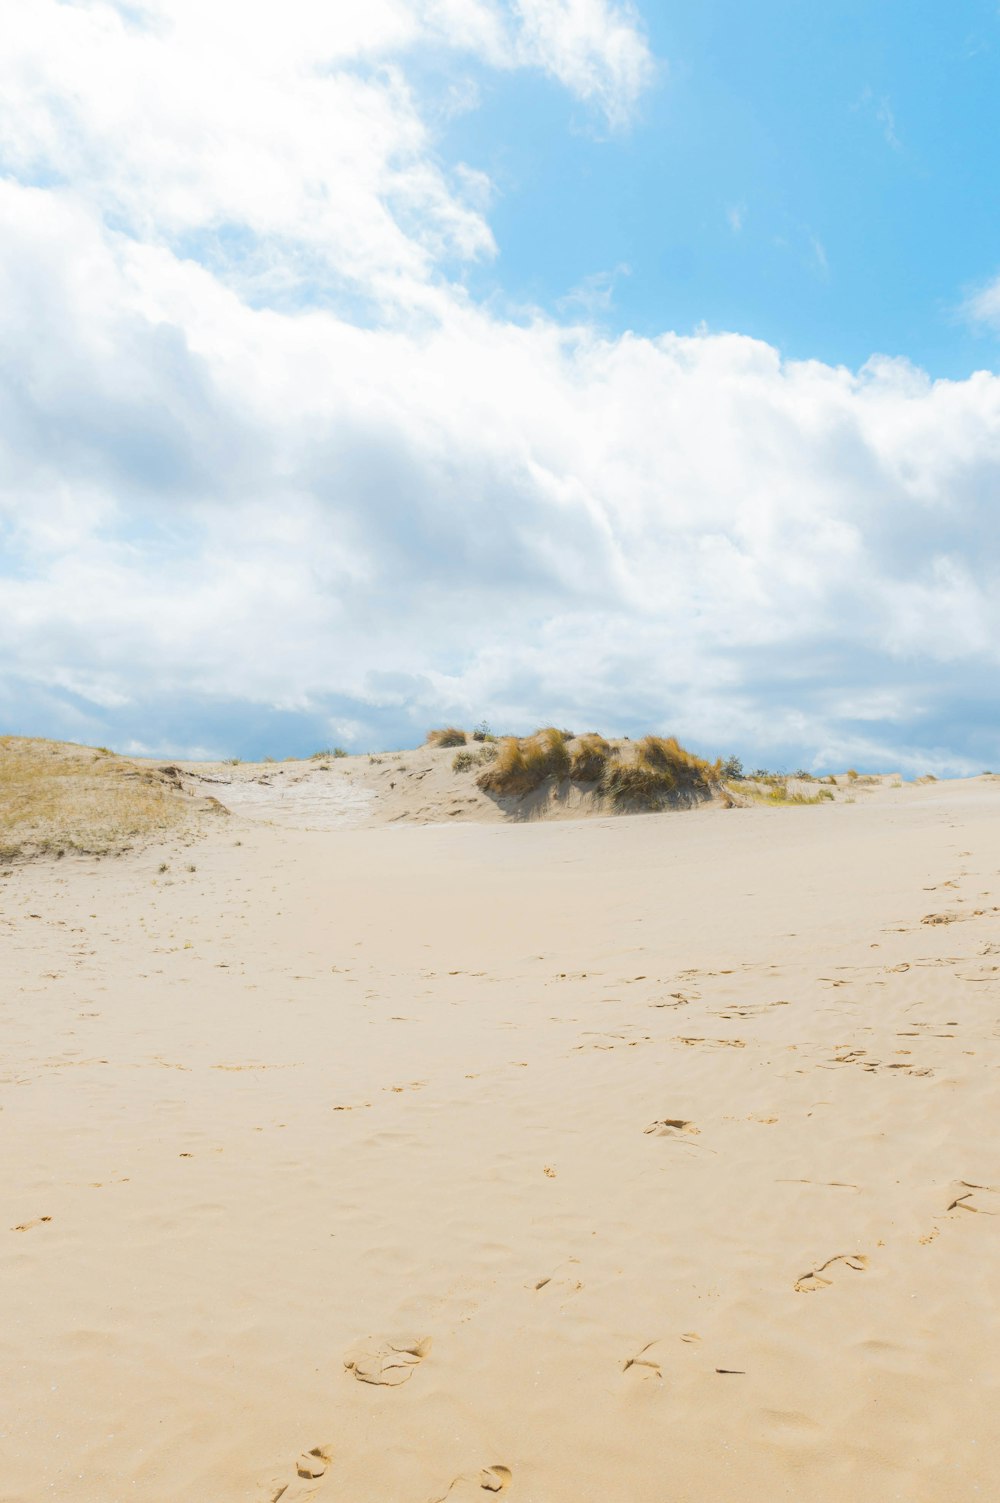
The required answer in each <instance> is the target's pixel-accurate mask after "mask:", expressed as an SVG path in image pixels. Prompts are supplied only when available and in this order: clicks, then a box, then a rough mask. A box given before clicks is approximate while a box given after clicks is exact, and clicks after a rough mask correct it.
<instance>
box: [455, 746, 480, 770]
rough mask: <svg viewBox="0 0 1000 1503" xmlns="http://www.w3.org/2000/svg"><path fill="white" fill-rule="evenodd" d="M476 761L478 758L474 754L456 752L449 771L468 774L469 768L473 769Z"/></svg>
mask: <svg viewBox="0 0 1000 1503" xmlns="http://www.w3.org/2000/svg"><path fill="white" fill-rule="evenodd" d="M477 761H478V758H477V757H476V754H475V752H470V751H457V752H456V753H455V755H454V756H453V757H452V759H451V770H452V772H468V770H469V768H470V767H474V766H475V765H476V762H477Z"/></svg>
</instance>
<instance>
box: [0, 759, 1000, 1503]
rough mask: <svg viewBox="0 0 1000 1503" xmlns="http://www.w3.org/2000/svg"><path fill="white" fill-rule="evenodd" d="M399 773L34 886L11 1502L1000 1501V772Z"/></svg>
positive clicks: (17, 1190)
mask: <svg viewBox="0 0 1000 1503" xmlns="http://www.w3.org/2000/svg"><path fill="white" fill-rule="evenodd" d="M425 755H428V754H412V756H411V757H410V758H409V759H408V760H406V761H405V762H404V764H403V765H404V770H405V768H416V759H417V758H418V757H419V756H425ZM365 765H366V766H367V767H369V768H370V774H369V772H367V771H364V770H363V769H362V768H361V767H360V766H359V765H358V764H357V763H355V767H354V771H353V772H351V771H350V770H349V769H343V770H331V771H328V772H325V773H320V772H318V771H316V770H314V769H307V768H305V766H304V764H295V765H292V764H278V766H277V767H274V768H270V769H260V768H257V769H253V770H247V769H242V768H241V769H204V768H203V769H200V770H198V769H194V770H192V769H188V770H186V772H185V776H186V777H193V776H194V773H195V772H197V774H198V778H205V777H225V778H228V779H229V780H230V786H229V788H228V789H227V790H225V791H224V792H219V795H218V796H220V797H221V798H222V799H223V802H224V803H226V804H227V805H228V806H229V807H230V808H231V809H232V811H233V812H232V813H231V814H230V816H229V817H228V818H227V819H224V820H223V819H218V820H216V821H214V822H211V824H210V826H208V827H207V828H206V829H204V830H203V831H202V832H201V837H200V838H199V839H197V840H195V839H194V838H193V836H192V835H186V834H185V835H181V834H175V835H171V836H169V837H168V838H164V839H162V840H160V841H159V842H158V843H155V844H152V845H150V846H148V847H147V848H145V849H143V850H137V851H134V852H133V853H131V854H129V855H126V856H123V857H121V858H119V859H104V860H99V861H98V860H94V859H90V858H82V857H75V856H68V857H66V858H65V859H64V860H62V861H58V862H55V861H36V862H33V863H28V864H24V865H19V866H16V867H14V868H12V869H10V870H9V871H8V873H7V874H6V875H5V876H4V877H3V879H2V880H0V934H2V942H3V956H4V984H3V990H2V998H0V1052H2V1062H3V1063H2V1085H0V1107H2V1110H0V1134H2V1144H3V1148H2V1154H0V1205H2V1208H3V1219H2V1223H0V1311H2V1320H0V1395H2V1407H0V1498H2V1499H3V1500H4V1503H36V1500H41V1499H51V1498H57V1499H59V1500H74V1503H75V1500H81V1503H118V1500H124V1499H141V1500H143V1503H181V1500H185V1499H198V1500H203V1499H204V1500H212V1503H244V1500H245V1503H271V1500H273V1499H276V1498H279V1497H280V1498H281V1499H282V1503H303V1500H306V1499H312V1498H315V1499H316V1500H317V1503H430V1500H437V1499H444V1498H448V1499H449V1500H451V1503H468V1500H475V1499H485V1498H487V1497H489V1496H490V1495H491V1494H494V1493H496V1494H500V1493H502V1494H504V1495H505V1497H509V1498H510V1500H511V1503H579V1500H595V1503H597V1500H600V1503H613V1500H622V1503H626V1500H627V1503H774V1500H777V1499H789V1500H796V1503H806V1500H808V1503H845V1500H851V1503H884V1500H903V1503H950V1500H956V1503H958V1500H962V1503H964V1500H967V1499H968V1500H972V1499H978V1500H983V1499H992V1498H996V1497H998V1496H1000V1443H998V1439H997V1422H996V1416H997V1412H998V1403H1000V1356H998V1354H1000V1302H998V1299H997V1284H998V1276H1000V1148H998V1146H997V1134H996V1130H995V1128H996V1104H995V1103H996V1092H997V1065H998V1062H1000V1026H998V1022H1000V913H998V911H997V905H998V904H1000V876H998V874H1000V783H996V782H993V781H991V780H989V779H973V780H968V781H964V782H952V783H938V784H929V785H926V786H919V787H918V786H913V785H906V786H904V787H902V788H894V787H892V786H891V784H890V783H889V782H888V781H886V782H883V783H880V784H879V785H878V786H873V787H870V788H866V789H863V790H860V791H858V793H857V795H856V796H855V795H853V794H851V795H850V797H851V798H853V800H854V801H853V802H848V801H847V796H846V793H845V791H842V792H841V796H840V797H839V798H838V801H837V802H836V803H833V804H824V805H821V806H818V807H810V808H785V809H765V808H750V809H729V810H725V809H722V808H719V807H709V808H705V809H701V810H693V811H684V812H677V813H670V814H656V815H642V816H636V817H630V818H606V817H605V818H601V817H589V818H586V819H581V818H566V819H562V820H556V821H529V822H524V823H511V822H505V821H504V820H503V819H502V818H501V817H500V815H499V814H498V812H497V811H496V810H495V808H492V807H490V806H488V805H486V806H483V807H482V808H479V809H478V815H479V817H477V818H472V817H470V816H469V815H468V813H467V812H465V813H462V814H460V815H456V816H453V815H451V814H450V812H448V810H447V809H445V810H443V811H442V808H441V805H440V802H439V803H438V804H436V805H435V804H434V803H433V800H431V802H430V803H426V802H425V803H424V804H423V805H421V808H423V811H424V812H423V814H422V815H421V816H419V817H422V818H429V817H430V816H432V815H433V814H434V813H435V811H437V813H439V814H440V815H441V818H440V819H437V820H434V819H432V821H431V822H430V823H417V822H415V820H416V819H417V817H418V816H417V814H416V812H415V807H416V801H417V799H418V797H421V798H422V797H423V794H422V793H419V794H418V792H417V789H418V788H419V787H420V786H421V785H423V786H426V785H427V783H428V781H429V780H433V778H434V777H436V778H437V781H438V783H439V784H440V785H441V786H442V787H446V786H447V780H446V779H445V778H444V775H443V774H438V773H432V772H431V771H429V772H428V774H427V775H426V776H425V777H424V778H422V779H417V778H416V775H415V773H414V777H413V778H412V779H410V782H411V784H412V785H413V786H412V788H411V790H410V792H409V793H408V794H405V796H404V792H403V791H399V799H398V800H395V796H396V793H397V790H396V789H393V790H388V789H387V787H386V788H383V786H382V784H381V783H379V784H377V785H376V781H374V780H376V779H383V780H384V781H385V782H386V783H387V782H388V781H398V780H397V779H394V778H390V777H389V773H390V772H391V771H392V768H391V767H390V766H389V764H388V763H384V764H365ZM436 765H437V764H435V766H436ZM261 777H267V778H269V779H270V787H271V790H272V796H270V797H268V796H266V795H267V786H268V785H267V784H266V783H262V782H260V781H259V779H260V778H261ZM324 779H327V780H340V781H339V782H334V781H328V782H327V785H326V786H327V789H328V791H327V792H326V793H325V794H319V793H317V794H316V796H315V798H313V797H312V796H311V795H310V791H309V790H310V788H311V787H312V786H313V785H316V786H317V787H318V785H319V784H320V783H321V782H322V781H323V780H324ZM236 784H239V785H240V786H241V787H242V786H244V785H246V786H247V787H252V788H255V789H257V790H261V789H263V790H264V795H265V796H262V795H261V794H260V792H258V793H252V792H251V793H248V794H246V795H245V796H244V797H243V799H242V801H241V798H240V793H239V788H236V790H235V792H234V787H235V785H236ZM276 785H277V788H278V789H279V790H286V789H287V791H275V788H276ZM337 789H341V790H342V791H343V794H344V796H343V798H341V797H340V795H339V794H338V793H337ZM365 789H368V791H369V794H370V796H365ZM330 790H333V791H330ZM348 790H350V795H349V796H348ZM209 791H213V792H214V791H217V790H215V789H211V790H209ZM467 796H468V797H471V796H472V795H466V794H464V793H463V794H462V795H461V797H463V798H464V797H467ZM442 797H444V795H442ZM447 797H448V798H450V799H454V798H456V797H457V795H455V794H448V795H447ZM407 798H408V799H409V804H407V803H406V799H407ZM391 800H395V803H392V806H391V807H389V805H390V801H391ZM397 805H398V807H397ZM465 808H466V810H469V809H472V806H465ZM401 809H402V810H403V813H402V815H400V810H401ZM407 811H409V812H407ZM475 812H477V811H476V810H473V813H475ZM163 863H166V865H167V870H166V871H161V870H160V869H159V868H160V866H161V864H163Z"/></svg>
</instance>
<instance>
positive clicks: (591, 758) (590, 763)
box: [569, 731, 611, 783]
mask: <svg viewBox="0 0 1000 1503" xmlns="http://www.w3.org/2000/svg"><path fill="white" fill-rule="evenodd" d="M610 756H611V745H610V743H609V742H607V741H605V739H604V737H603V736H599V735H598V734H597V732H596V731H591V732H590V733H589V734H588V735H586V736H580V737H578V738H577V742H576V746H575V747H574V748H573V751H572V754H571V758H570V769H569V775H570V777H571V778H572V779H573V782H574V783H599V782H600V781H601V778H602V777H603V776H604V772H605V769H606V768H607V765H608V758H609V757H610Z"/></svg>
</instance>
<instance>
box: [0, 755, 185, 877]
mask: <svg viewBox="0 0 1000 1503" xmlns="http://www.w3.org/2000/svg"><path fill="white" fill-rule="evenodd" d="M190 809H191V806H190V803H189V802H188V801H187V800H186V799H185V798H184V796H183V794H181V793H180V791H179V790H178V789H177V787H176V785H175V784H174V783H173V781H172V779H171V778H170V777H169V776H166V775H164V774H163V773H161V772H159V771H158V769H157V768H155V767H147V766H145V765H143V764H142V763H138V762H132V761H131V760H129V759H128V758H127V757H119V756H116V755H115V754H114V753H113V752H108V751H106V750H104V749H103V748H102V749H101V750H95V749H94V748H93V747H89V746H74V745H70V744H67V743H63V742H57V741H43V740H37V739H34V738H28V737H21V736H0V859H2V860H6V861H11V860H15V859H17V858H20V857H25V856H32V855H41V854H45V853H52V854H62V853H63V852H66V851H80V852H86V853H88V854H91V855H107V854H110V853H113V852H118V851H123V850H126V849H127V848H128V847H129V846H131V845H134V844H135V843H136V842H137V841H139V840H142V839H148V838H149V837H151V836H154V835H158V834H162V833H163V832H165V831H167V830H170V829H173V828H175V827H176V826H178V825H179V824H180V823H181V822H182V821H183V820H185V819H186V818H188V817H189V816H190Z"/></svg>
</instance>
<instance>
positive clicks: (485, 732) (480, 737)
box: [472, 720, 497, 741]
mask: <svg viewBox="0 0 1000 1503" xmlns="http://www.w3.org/2000/svg"><path fill="white" fill-rule="evenodd" d="M472 739H473V741H496V739H497V738H496V736H494V734H493V732H492V731H491V730H490V728H489V725H488V724H487V723H486V721H485V720H481V721H480V722H479V724H478V725H477V726H476V729H475V730H474V731H473V733H472Z"/></svg>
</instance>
